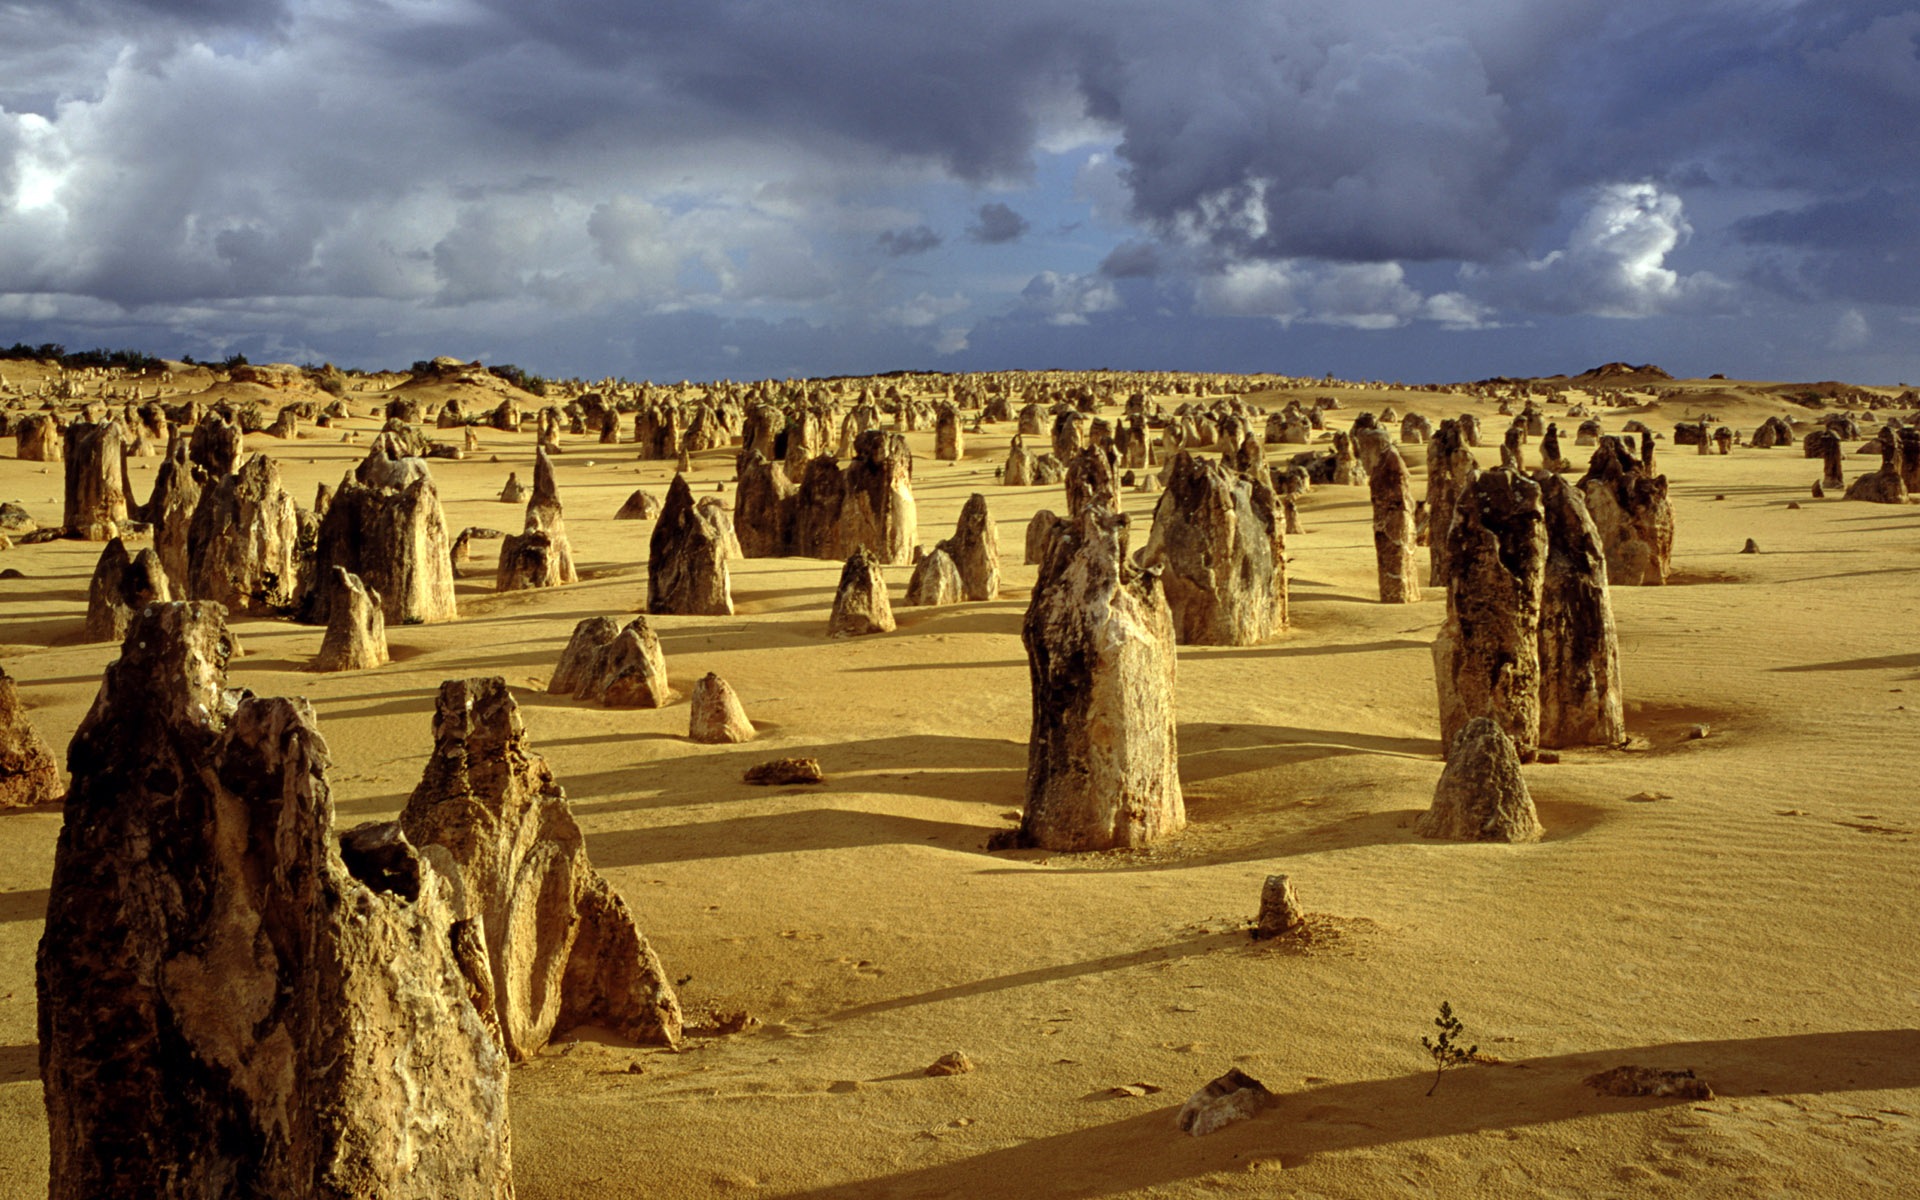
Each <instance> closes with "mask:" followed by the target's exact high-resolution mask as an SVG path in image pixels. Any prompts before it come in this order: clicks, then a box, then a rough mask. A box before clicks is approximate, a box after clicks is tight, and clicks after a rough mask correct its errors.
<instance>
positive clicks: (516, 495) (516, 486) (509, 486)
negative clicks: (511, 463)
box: [500, 471, 527, 504]
mask: <svg viewBox="0 0 1920 1200" xmlns="http://www.w3.org/2000/svg"><path fill="white" fill-rule="evenodd" d="M526 499H527V489H526V488H523V487H521V486H520V476H519V474H518V473H517V472H514V471H509V472H507V482H506V485H505V486H504V487H502V488H501V489H500V503H502V504H524V503H526Z"/></svg>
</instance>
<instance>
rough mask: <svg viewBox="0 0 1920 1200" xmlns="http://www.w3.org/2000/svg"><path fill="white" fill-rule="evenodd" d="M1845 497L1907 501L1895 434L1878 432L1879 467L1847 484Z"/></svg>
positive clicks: (1851, 498) (1891, 502)
mask: <svg viewBox="0 0 1920 1200" xmlns="http://www.w3.org/2000/svg"><path fill="white" fill-rule="evenodd" d="M1846 498H1847V499H1849V500H1865V501H1868V502H1870V503H1873V504H1905V503H1907V498H1908V493H1907V480H1906V475H1905V474H1904V473H1903V472H1902V471H1901V470H1900V440H1899V436H1898V435H1897V434H1893V433H1890V432H1888V431H1884V430H1883V431H1882V432H1881V434H1880V469H1879V470H1878V471H1874V472H1871V473H1870V474H1866V475H1861V476H1858V477H1857V478H1855V479H1854V481H1853V482H1852V483H1850V484H1848V485H1847V491H1846Z"/></svg>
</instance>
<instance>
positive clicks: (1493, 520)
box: [1433, 468, 1547, 760]
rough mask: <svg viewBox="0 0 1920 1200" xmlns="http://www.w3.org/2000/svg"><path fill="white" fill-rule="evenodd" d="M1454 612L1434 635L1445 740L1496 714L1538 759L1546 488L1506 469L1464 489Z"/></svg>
mask: <svg viewBox="0 0 1920 1200" xmlns="http://www.w3.org/2000/svg"><path fill="white" fill-rule="evenodd" d="M1447 541H1448V551H1447V557H1448V561H1449V563H1450V564H1451V568H1450V571H1449V574H1448V578H1447V619H1446V622H1445V623H1444V624H1443V625H1441V627H1440V633H1439V635H1438V636H1437V637H1436V638H1435V639H1434V643H1433V669H1434V680H1435V684H1436V687H1437V690H1438V692H1439V699H1440V741H1441V744H1442V745H1443V746H1452V745H1453V742H1454V738H1455V737H1457V736H1458V735H1459V732H1460V730H1461V729H1463V728H1464V727H1465V726H1466V724H1467V722H1468V721H1471V720H1472V719H1473V718H1475V717H1492V718H1493V719H1494V720H1495V721H1496V722H1497V723H1498V724H1499V725H1500V727H1501V729H1502V730H1504V731H1505V732H1506V733H1507V735H1508V736H1509V737H1511V738H1512V739H1513V741H1514V743H1515V744H1516V745H1517V746H1518V747H1519V753H1520V756H1521V757H1522V758H1523V759H1527V760H1531V759H1532V758H1533V755H1534V752H1535V748H1536V747H1537V746H1538V745H1539V738H1540V597H1541V589H1542V586H1543V583H1544V576H1545V566H1546V556H1547V530H1546V519H1545V512H1544V510H1543V508H1542V505H1541V499H1540V486H1539V485H1538V484H1536V483H1534V482H1533V481H1532V480H1531V479H1528V478H1527V477H1526V476H1524V475H1515V474H1514V473H1513V472H1511V471H1508V470H1506V469H1505V468H1496V469H1494V470H1491V471H1483V472H1481V473H1480V475H1479V477H1478V478H1476V479H1475V480H1474V481H1473V483H1472V485H1471V486H1469V487H1468V488H1467V490H1466V491H1465V492H1464V493H1462V494H1461V496H1460V500H1459V503H1458V504H1457V505H1456V506H1455V509H1454V517H1453V526H1452V528H1451V529H1449V530H1448V531H1447Z"/></svg>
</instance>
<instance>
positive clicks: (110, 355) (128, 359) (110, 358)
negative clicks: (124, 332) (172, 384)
mask: <svg viewBox="0 0 1920 1200" xmlns="http://www.w3.org/2000/svg"><path fill="white" fill-rule="evenodd" d="M0 359H6V360H9V361H13V362H21V361H33V362H57V363H59V364H60V365H61V366H63V367H65V368H67V369H68V370H70V371H77V370H79V369H80V368H82V367H121V368H124V369H126V370H129V371H152V370H159V369H161V368H163V367H165V366H166V363H164V362H162V361H161V360H159V359H157V358H155V357H154V356H153V355H151V354H142V353H141V352H140V351H138V350H98V349H96V350H80V351H76V352H75V353H73V354H68V353H67V348H66V347H65V346H62V345H61V344H60V343H59V342H42V343H41V344H40V345H38V346H29V345H27V344H26V343H25V342H15V343H14V344H13V345H11V346H9V347H7V348H6V349H5V350H0Z"/></svg>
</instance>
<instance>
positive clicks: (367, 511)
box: [301, 446, 460, 625]
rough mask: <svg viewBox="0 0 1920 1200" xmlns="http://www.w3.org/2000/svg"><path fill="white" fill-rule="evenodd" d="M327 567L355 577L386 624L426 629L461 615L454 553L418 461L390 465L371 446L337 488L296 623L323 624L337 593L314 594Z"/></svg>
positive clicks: (321, 590) (436, 496)
mask: <svg viewBox="0 0 1920 1200" xmlns="http://www.w3.org/2000/svg"><path fill="white" fill-rule="evenodd" d="M334 567H340V568H343V569H344V570H346V571H348V572H350V573H352V574H353V575H356V576H358V577H359V578H360V579H362V580H364V581H365V584H366V586H367V588H369V589H371V590H372V591H373V592H374V593H375V594H377V595H378V596H379V597H380V604H381V612H382V615H383V616H384V618H385V620H386V622H387V623H388V624H390V625H431V624H438V623H440V622H442V621H452V620H457V619H458V618H459V616H460V610H459V607H458V604H457V603H456V601H455V598H454V590H453V547H452V545H451V541H450V539H449V537H448V533H447V519H446V514H445V513H444V511H443V510H442V509H441V506H440V491H439V489H438V488H437V487H436V486H435V485H434V482H433V472H432V471H430V470H429V469H428V467H427V464H426V460H424V459H420V458H400V459H394V458H389V457H388V456H387V453H386V450H385V449H384V448H383V447H379V446H375V447H374V448H373V449H372V450H371V451H370V452H369V453H368V455H367V457H366V458H365V459H363V460H362V461H361V463H360V464H359V466H357V467H356V468H355V469H354V472H353V474H351V475H349V476H347V477H346V478H344V479H343V480H341V482H340V486H339V488H338V489H336V490H335V492H334V494H333V498H332V500H331V501H330V502H329V504H328V505H327V511H326V515H325V516H324V517H322V518H321V520H320V527H319V532H318V533H317V535H316V538H315V548H314V571H315V578H316V586H315V587H314V588H313V590H312V591H311V592H310V593H309V595H308V597H307V601H306V603H305V604H304V605H303V606H302V611H301V620H303V621H305V622H307V623H308V624H313V625H324V624H329V623H330V622H331V619H332V613H331V608H330V606H331V604H332V600H333V597H335V596H338V595H342V594H343V593H341V592H340V591H339V590H338V589H336V588H330V587H319V586H317V581H318V580H320V579H323V578H325V576H326V575H327V573H328V572H330V571H331V570H332V569H333V568H334Z"/></svg>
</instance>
